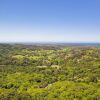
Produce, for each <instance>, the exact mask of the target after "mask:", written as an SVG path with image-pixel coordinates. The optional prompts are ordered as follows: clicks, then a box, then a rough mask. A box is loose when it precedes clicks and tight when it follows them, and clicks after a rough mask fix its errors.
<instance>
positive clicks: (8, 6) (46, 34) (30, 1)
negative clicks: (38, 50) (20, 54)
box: [0, 0, 100, 43]
mask: <svg viewBox="0 0 100 100" xmlns="http://www.w3.org/2000/svg"><path fill="white" fill-rule="evenodd" d="M0 42H88V43H89V42H99V43H100V0H0Z"/></svg>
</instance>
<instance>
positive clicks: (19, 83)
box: [0, 44, 100, 100]
mask: <svg viewBox="0 0 100 100" xmlns="http://www.w3.org/2000/svg"><path fill="white" fill-rule="evenodd" d="M0 100H100V47H92V46H91V47H85V46H84V47H82V46H77V47H76V46H62V45H43V46H41V45H38V46H37V45H17V44H16V45H13V44H12V45H9V44H0Z"/></svg>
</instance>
